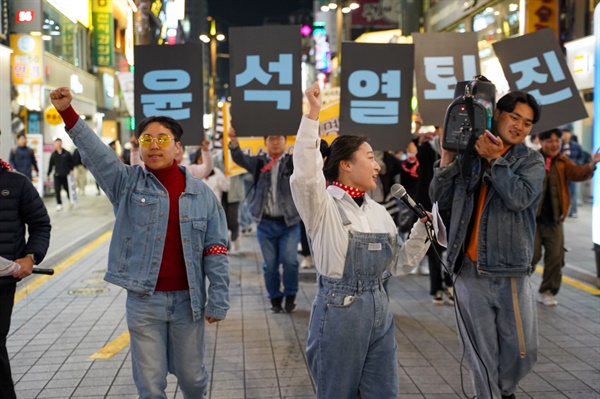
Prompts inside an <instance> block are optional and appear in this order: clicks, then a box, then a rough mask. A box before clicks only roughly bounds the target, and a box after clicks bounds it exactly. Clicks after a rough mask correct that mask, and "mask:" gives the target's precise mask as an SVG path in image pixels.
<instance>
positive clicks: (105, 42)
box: [92, 0, 115, 66]
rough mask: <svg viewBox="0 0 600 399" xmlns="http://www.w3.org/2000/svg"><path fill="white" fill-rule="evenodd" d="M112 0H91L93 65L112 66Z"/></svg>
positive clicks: (113, 36) (113, 37) (113, 35)
mask: <svg viewBox="0 0 600 399" xmlns="http://www.w3.org/2000/svg"><path fill="white" fill-rule="evenodd" d="M112 11H113V7H112V0H92V23H93V24H94V65H96V66H112V65H113V47H114V41H115V32H114V25H113V14H112Z"/></svg>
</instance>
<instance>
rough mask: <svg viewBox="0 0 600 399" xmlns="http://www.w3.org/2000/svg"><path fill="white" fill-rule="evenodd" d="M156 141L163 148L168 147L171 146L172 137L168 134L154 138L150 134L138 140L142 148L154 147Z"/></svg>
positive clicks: (143, 135)
mask: <svg viewBox="0 0 600 399" xmlns="http://www.w3.org/2000/svg"><path fill="white" fill-rule="evenodd" d="M154 140H156V143H157V144H158V145H159V146H161V147H166V146H168V145H169V144H171V137H170V136H169V135H167V134H159V135H158V137H152V136H150V135H149V134H142V135H141V136H140V137H139V138H138V143H140V145H141V146H142V147H145V148H148V147H150V146H151V145H152V142H153V141H154Z"/></svg>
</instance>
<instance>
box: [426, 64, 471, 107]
mask: <svg viewBox="0 0 600 399" xmlns="http://www.w3.org/2000/svg"><path fill="white" fill-rule="evenodd" d="M475 61H476V60H475V56H474V55H463V56H462V63H463V79H462V80H471V79H473V77H474V76H475V75H477V65H476V62H475ZM424 63H425V79H427V81H428V82H429V83H432V84H433V85H434V86H435V89H427V90H425V91H424V98H425V100H449V99H453V98H454V87H455V86H456V82H457V81H458V80H460V79H457V77H456V74H455V71H454V69H455V68H454V57H425V59H424Z"/></svg>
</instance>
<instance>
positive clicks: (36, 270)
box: [31, 267, 54, 276]
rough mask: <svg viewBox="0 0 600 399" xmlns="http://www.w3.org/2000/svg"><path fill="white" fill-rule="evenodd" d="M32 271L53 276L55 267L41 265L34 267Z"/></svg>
mask: <svg viewBox="0 0 600 399" xmlns="http://www.w3.org/2000/svg"><path fill="white" fill-rule="evenodd" d="M31 273H33V274H47V275H49V276H52V275H53V274H54V269H42V268H39V267H34V268H33V270H32V271H31Z"/></svg>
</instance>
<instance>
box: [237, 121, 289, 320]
mask: <svg viewBox="0 0 600 399" xmlns="http://www.w3.org/2000/svg"><path fill="white" fill-rule="evenodd" d="M285 144H286V142H285V136H266V137H265V147H266V149H267V153H266V154H262V155H246V154H244V153H243V152H242V150H241V148H240V146H239V145H238V140H237V137H236V135H235V130H234V129H233V128H232V129H231V130H230V131H229V149H230V150H231V158H232V159H233V161H234V162H235V163H236V164H238V165H240V166H241V167H242V168H244V169H246V170H247V171H248V172H250V173H251V174H252V176H254V195H253V196H252V200H251V201H250V214H251V215H252V217H253V218H254V220H256V223H257V227H256V236H257V238H258V244H259V245H260V249H261V252H262V255H263V258H264V260H265V262H264V264H263V271H264V277H265V286H266V288H267V293H268V294H269V298H270V299H271V311H272V312H274V313H279V312H282V311H283V310H284V308H283V307H282V302H283V298H284V297H285V311H286V312H288V313H291V312H293V311H295V310H296V293H297V292H298V266H299V265H298V242H299V241H300V215H299V214H298V210H297V209H296V206H295V205H294V200H293V199H292V190H291V188H290V176H291V175H292V172H293V169H294V168H293V163H292V156H291V155H289V154H284V151H285ZM280 264H281V265H283V292H282V291H281V282H280V277H279V276H280V274H279V265H280Z"/></svg>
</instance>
